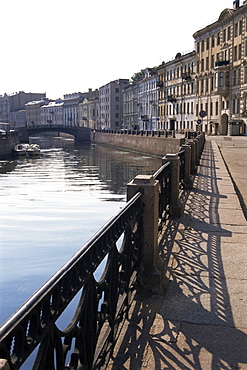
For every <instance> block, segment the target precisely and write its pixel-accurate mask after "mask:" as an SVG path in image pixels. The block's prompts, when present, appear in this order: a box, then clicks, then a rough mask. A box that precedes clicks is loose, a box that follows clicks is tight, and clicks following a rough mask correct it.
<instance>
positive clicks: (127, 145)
mask: <svg viewBox="0 0 247 370" xmlns="http://www.w3.org/2000/svg"><path fill="white" fill-rule="evenodd" d="M138 133H139V134H137V131H136V132H132V131H131V132H129V131H127V130H125V131H117V132H112V131H111V132H105V131H102V130H99V131H97V130H95V131H92V132H91V142H92V143H93V142H95V143H99V144H104V145H109V146H115V147H119V148H123V149H128V150H132V151H133V150H135V151H137V152H140V153H145V154H149V155H157V156H161V157H163V156H164V155H165V154H166V153H171V154H174V153H178V152H179V149H180V147H181V146H182V145H183V144H185V137H184V135H179V137H178V136H177V137H166V136H164V135H163V136H159V135H158V133H157V132H154V131H153V132H152V134H151V133H150V132H148V131H143V132H140V131H138ZM154 135H156V136H154Z"/></svg>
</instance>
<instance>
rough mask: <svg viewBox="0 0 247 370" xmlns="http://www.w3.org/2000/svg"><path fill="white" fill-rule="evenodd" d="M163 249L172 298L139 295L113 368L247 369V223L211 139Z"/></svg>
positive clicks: (165, 236) (169, 291) (165, 239)
mask: <svg viewBox="0 0 247 370" xmlns="http://www.w3.org/2000/svg"><path fill="white" fill-rule="evenodd" d="M246 140H247V138H246ZM221 150H222V148H221ZM222 152H223V153H224V150H222ZM229 167H230V166H229ZM242 170H243V171H244V170H245V171H246V168H245V169H244V168H242ZM246 172H247V171H246ZM168 235H169V237H168ZM160 245H161V255H163V257H164V258H168V257H169V266H168V271H167V278H168V279H169V284H168V288H167V291H166V293H165V295H164V296H159V295H152V294H148V293H145V292H144V293H138V296H137V297H136V300H135V301H134V303H133V306H132V313H133V316H132V319H131V323H130V324H129V323H128V322H127V323H126V325H125V327H124V330H123V332H122V334H121V338H120V342H119V343H120V345H119V346H117V347H116V351H115V353H114V357H113V360H112V361H111V363H110V364H109V366H108V369H118V370H119V369H135V370H137V369H155V370H157V369H186V370H189V369H191V370H194V369H200V370H208V369H212V370H218V369H247V222H246V219H245V217H244V213H243V211H242V209H241V206H240V202H239V199H238V196H237V195H236V192H235V189H234V186H233V183H232V180H231V177H230V176H229V173H228V171H227V168H226V165H225V163H224V160H223V159H222V156H221V153H220V150H219V148H218V146H217V144H216V142H215V141H214V140H212V141H211V140H207V142H206V145H205V149H204V152H203V155H202V158H201V162H200V166H199V168H198V175H197V176H196V178H195V181H194V188H193V190H192V191H190V193H189V194H188V199H187V202H186V209H185V214H184V216H183V218H181V219H177V220H173V221H170V222H169V224H168V226H167V229H166V230H165V232H164V235H163V238H162V239H161V244H160Z"/></svg>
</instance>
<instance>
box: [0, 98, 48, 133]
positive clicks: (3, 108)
mask: <svg viewBox="0 0 247 370" xmlns="http://www.w3.org/2000/svg"><path fill="white" fill-rule="evenodd" d="M44 98H46V94H45V93H41V94H40V93H25V92H24V91H20V92H19V93H14V94H10V95H8V94H4V95H3V96H0V121H2V122H8V123H12V124H14V121H13V119H14V118H13V117H17V118H18V125H19V126H20V125H21V126H25V125H26V119H24V120H23V119H21V117H23V114H22V113H21V114H19V115H18V114H17V113H16V112H18V111H23V110H25V104H26V103H28V102H30V101H34V100H42V99H44ZM13 112H15V113H13Z"/></svg>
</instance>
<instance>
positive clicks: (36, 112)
mask: <svg viewBox="0 0 247 370" xmlns="http://www.w3.org/2000/svg"><path fill="white" fill-rule="evenodd" d="M49 102H50V100H48V99H42V100H35V101H31V102H29V103H27V104H25V108H26V120H27V126H28V127H34V126H39V125H41V113H40V108H41V107H42V106H43V105H47V104H49Z"/></svg>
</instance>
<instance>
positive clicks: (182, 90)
mask: <svg viewBox="0 0 247 370" xmlns="http://www.w3.org/2000/svg"><path fill="white" fill-rule="evenodd" d="M194 63H195V52H194V51H192V52H190V53H187V54H185V55H182V54H181V53H178V54H177V55H176V57H175V59H174V60H172V61H169V62H167V63H162V64H161V65H160V66H159V67H158V68H157V73H158V83H157V85H158V88H159V99H158V106H159V125H158V128H159V129H166V130H185V129H195V120H194V97H195V88H194Z"/></svg>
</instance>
